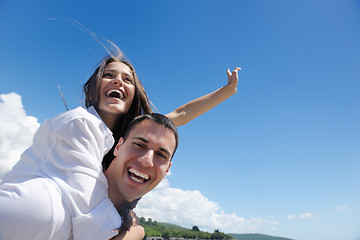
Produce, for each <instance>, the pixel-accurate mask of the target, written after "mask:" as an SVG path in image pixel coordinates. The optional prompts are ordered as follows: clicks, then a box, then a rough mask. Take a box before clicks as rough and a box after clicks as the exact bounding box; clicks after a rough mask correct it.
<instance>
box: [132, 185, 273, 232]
mask: <svg viewBox="0 0 360 240" xmlns="http://www.w3.org/2000/svg"><path fill="white" fill-rule="evenodd" d="M169 185H170V184H169V182H168V181H167V180H164V181H163V182H162V183H160V185H159V186H158V187H157V188H156V189H154V190H153V191H151V192H149V193H148V194H147V195H145V196H144V197H143V198H142V199H141V201H140V202H139V204H138V206H137V208H136V210H135V211H136V213H137V215H138V216H140V217H145V218H149V217H150V218H152V219H153V220H156V221H159V222H169V223H173V224H177V225H180V226H184V227H189V228H191V227H192V226H195V225H196V226H198V227H199V228H200V230H204V231H209V232H213V231H214V229H219V230H220V231H223V232H227V233H230V232H236V233H239V232H260V231H261V232H269V231H274V230H276V228H275V226H276V225H278V224H279V223H278V222H276V221H275V220H274V219H273V218H272V217H267V218H255V217H254V218H249V219H246V218H243V217H240V216H237V215H236V214H235V213H225V212H224V211H222V210H221V208H220V206H219V205H218V203H216V202H213V201H210V200H209V199H207V198H206V197H204V196H203V195H202V194H201V193H200V192H199V191H186V190H182V189H178V188H170V187H169Z"/></svg>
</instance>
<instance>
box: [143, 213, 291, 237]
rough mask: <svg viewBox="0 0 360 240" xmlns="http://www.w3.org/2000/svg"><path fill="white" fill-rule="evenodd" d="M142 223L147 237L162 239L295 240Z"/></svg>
mask: <svg viewBox="0 0 360 240" xmlns="http://www.w3.org/2000/svg"><path fill="white" fill-rule="evenodd" d="M140 223H141V225H142V226H143V227H144V229H145V238H146V237H162V238H164V239H168V238H170V237H176V238H184V239H195V238H197V239H233V240H293V239H290V238H282V237H273V236H268V235H264V234H235V233H230V234H225V233H222V232H220V231H219V230H216V229H215V230H214V232H213V233H208V232H203V231H200V229H199V228H198V227H197V226H193V228H192V229H189V228H184V227H180V226H178V225H175V224H170V223H162V222H156V221H153V220H152V219H151V218H149V219H148V220H145V218H140Z"/></svg>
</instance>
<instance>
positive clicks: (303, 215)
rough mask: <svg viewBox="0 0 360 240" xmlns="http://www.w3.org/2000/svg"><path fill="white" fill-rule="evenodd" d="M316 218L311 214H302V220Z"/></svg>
mask: <svg viewBox="0 0 360 240" xmlns="http://www.w3.org/2000/svg"><path fill="white" fill-rule="evenodd" d="M314 216H315V215H314V214H313V213H310V212H305V213H302V214H300V218H301V219H307V218H314Z"/></svg>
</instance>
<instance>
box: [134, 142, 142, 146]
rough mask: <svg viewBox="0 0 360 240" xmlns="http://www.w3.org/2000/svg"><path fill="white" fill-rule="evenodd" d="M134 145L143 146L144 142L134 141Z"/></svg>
mask: <svg viewBox="0 0 360 240" xmlns="http://www.w3.org/2000/svg"><path fill="white" fill-rule="evenodd" d="M134 145H135V146H136V147H144V144H142V143H138V142H134Z"/></svg>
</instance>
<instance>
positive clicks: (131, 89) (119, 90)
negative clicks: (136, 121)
mask: <svg viewBox="0 0 360 240" xmlns="http://www.w3.org/2000/svg"><path fill="white" fill-rule="evenodd" d="M100 81H101V82H100V89H99V91H100V93H99V96H100V97H99V106H98V113H99V115H100V117H101V118H102V119H103V121H104V122H105V124H106V125H107V126H108V127H109V128H110V129H112V128H113V127H114V124H115V122H116V120H117V118H118V117H119V116H120V115H123V114H126V113H127V112H128V110H129V108H130V106H131V103H132V101H133V98H134V94H135V82H134V81H135V80H134V79H133V75H132V72H131V69H130V68H129V67H128V66H127V65H126V64H124V63H122V62H112V63H109V64H107V66H106V68H105V70H104V74H103V76H102V78H101V79H100Z"/></svg>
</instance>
